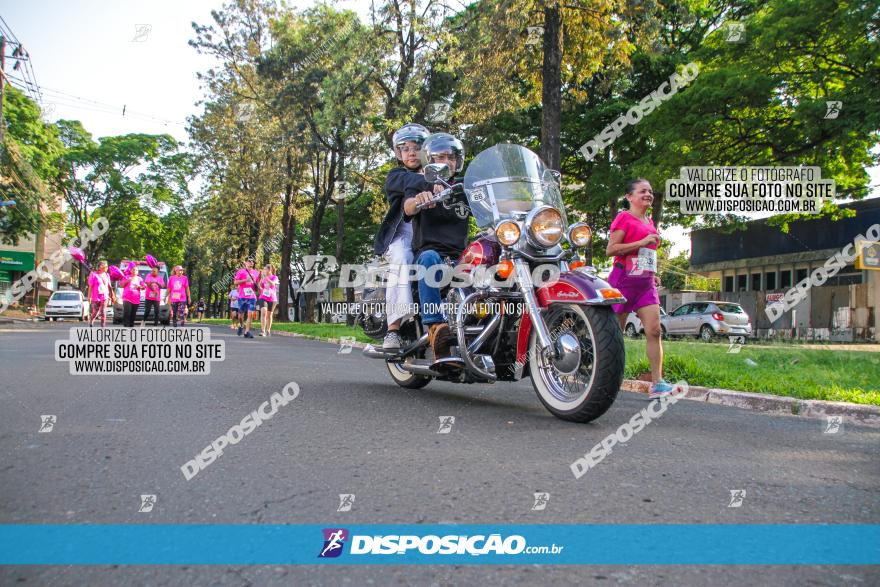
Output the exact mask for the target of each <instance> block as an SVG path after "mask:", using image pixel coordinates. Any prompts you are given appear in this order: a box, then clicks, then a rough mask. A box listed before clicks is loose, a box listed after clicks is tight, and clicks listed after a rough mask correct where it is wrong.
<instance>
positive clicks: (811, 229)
mask: <svg viewBox="0 0 880 587" xmlns="http://www.w3.org/2000/svg"><path fill="white" fill-rule="evenodd" d="M840 207H841V209H843V210H848V211H851V212H852V213H853V215H852V216H850V217H847V218H842V219H840V220H831V219H828V218H816V219H807V220H797V221H794V222H790V223H789V231H788V232H787V233H785V232H783V231H782V230H781V229H780V228H778V227H776V226H773V225H771V224H770V223H769V222H768V220H755V221H752V222H748V223H746V224H745V227H744V229H741V230H733V231H731V230H728V229H718V228H710V229H703V230H695V231H693V232H692V233H691V259H690V262H691V270H692V271H694V272H697V273H700V274H702V275H705V276H707V277H712V278H717V279H718V280H719V281H720V284H721V294H720V297H721V298H722V299H724V300H728V301H738V302H740V303H742V305H743V307H744V308H745V309H746V311H747V312H748V313H749V315H750V316H752V319H753V325H754V326H755V328H756V329H757V331H758V334H759V336H783V337H806V338H818V339H829V340H859V339H875V338H877V337H878V336H880V325H878V323H877V321H878V320H877V319H878V315H877V314H878V313H877V308H878V306H880V301H878V298H880V271H874V270H867V269H857V268H856V267H855V265H854V264H853V263H849V264H847V265H846V266H845V267H843V268H841V269H840V270H839V271H838V272H837V273H836V275H834V276H832V277H830V278H829V279H827V280H826V281H825V283H823V284H822V285H817V286H814V287H811V288H810V290H809V291H808V295H807V296H806V298H805V299H804V300H803V301H801V303H799V304H798V305H797V306H795V307H794V308H793V309H792V310H790V311H788V312H786V313H785V314H784V315H783V316H782V317H780V318H779V319H777V320H775V321H773V322H771V321H770V319H769V318H768V317H767V316H766V313H765V311H764V310H765V308H766V306H767V304H768V303H772V302H773V301H774V300H776V299H778V298H779V297H780V294H784V293H785V292H786V291H787V290H789V289H791V288H792V287H794V286H795V284H797V283H799V282H801V281H803V280H804V279H807V278H808V277H809V276H810V275H811V274H812V273H813V271H814V270H815V269H817V268H819V267H822V266H824V265H825V263H826V261H828V259H830V258H833V257H834V256H835V254H837V253H838V252H840V251H841V250H843V249H844V248H845V247H846V246H847V245H848V244H849V245H852V244H853V241H854V239H855V238H856V237H857V236H858V235H865V234H866V232H867V231H868V228H869V227H871V226H873V225H875V224H880V198H872V199H868V200H862V201H860V202H853V203H849V204H843V205H841V206H840Z"/></svg>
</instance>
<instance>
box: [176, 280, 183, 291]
mask: <svg viewBox="0 0 880 587" xmlns="http://www.w3.org/2000/svg"><path fill="white" fill-rule="evenodd" d="M174 289H183V284H182V283H180V282H179V281H175V282H174Z"/></svg>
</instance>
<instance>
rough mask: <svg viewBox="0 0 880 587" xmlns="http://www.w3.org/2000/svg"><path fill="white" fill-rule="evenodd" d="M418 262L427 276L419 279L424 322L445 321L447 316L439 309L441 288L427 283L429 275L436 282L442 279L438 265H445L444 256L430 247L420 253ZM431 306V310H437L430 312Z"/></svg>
mask: <svg viewBox="0 0 880 587" xmlns="http://www.w3.org/2000/svg"><path fill="white" fill-rule="evenodd" d="M416 263H418V264H419V265H421V266H422V267H424V268H425V277H423V278H422V279H420V280H419V313H420V314H421V315H422V324H424V325H425V326H428V325H429V324H436V323H438V322H445V321H446V318H444V317H443V314H442V313H441V312H439V311H438V310H439V309H440V304H441V302H442V299H441V298H440V288H439V287H434V286H431V285H428V284H427V283H426V281H427V279H428V277H431V281H433V282H434V283H437V282H438V281H440V279H441V277H442V275H438V273H439V272H440V267H438V266H443V265H445V263H444V261H443V258H442V257H441V256H440V254H439V253H438V252H437V251H434V250H432V249H428V250H426V251H422V252H421V253H419V258H418V259H416ZM429 306H430V309H431V310H435V311H431V312H429V311H428V307H429Z"/></svg>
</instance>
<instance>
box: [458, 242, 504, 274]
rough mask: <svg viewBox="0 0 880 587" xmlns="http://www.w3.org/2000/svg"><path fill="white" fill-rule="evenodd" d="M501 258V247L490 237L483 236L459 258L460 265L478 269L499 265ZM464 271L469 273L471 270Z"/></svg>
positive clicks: (464, 269) (465, 269)
mask: <svg viewBox="0 0 880 587" xmlns="http://www.w3.org/2000/svg"><path fill="white" fill-rule="evenodd" d="M500 256H501V246H500V245H499V244H498V243H497V242H495V241H494V240H492V239H491V238H489V237H485V236H481V237H479V238H478V239H476V240H475V241H474V242H472V243H471V244H469V245H468V246H467V247H466V248H465V249H464V251H463V252H462V253H461V255H460V256H459V257H458V264H459V265H470V266H471V267H477V266H479V265H486V266H489V267H491V266H492V265H496V264H497V263H498V258H499V257H500ZM462 271H464V272H466V273H469V272H470V268H468V267H463V268H462Z"/></svg>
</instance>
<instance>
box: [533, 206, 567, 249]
mask: <svg viewBox="0 0 880 587" xmlns="http://www.w3.org/2000/svg"><path fill="white" fill-rule="evenodd" d="M526 230H527V231H528V234H529V236H530V237H531V239H532V240H533V241H534V243H533V244H535V245H537V246H539V247H544V248H549V247H552V246H554V245H556V244H558V243H559V241H560V240H562V232H563V226H562V214H560V213H559V210H557V209H556V208H551V207H550V206H542V207H541V208H536V209H534V210H532V211H531V212H529V215H528V217H526Z"/></svg>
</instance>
